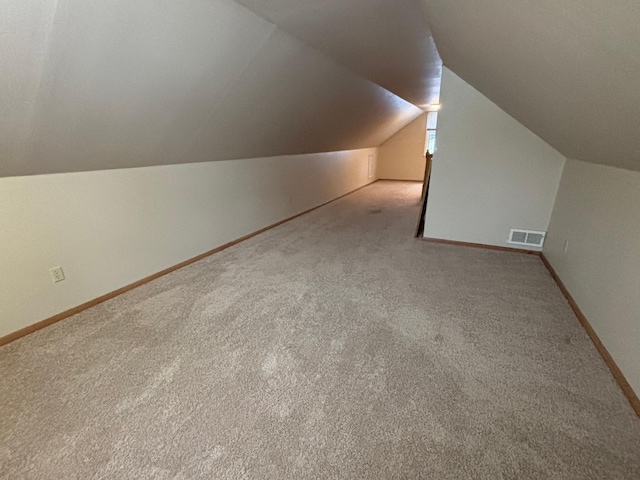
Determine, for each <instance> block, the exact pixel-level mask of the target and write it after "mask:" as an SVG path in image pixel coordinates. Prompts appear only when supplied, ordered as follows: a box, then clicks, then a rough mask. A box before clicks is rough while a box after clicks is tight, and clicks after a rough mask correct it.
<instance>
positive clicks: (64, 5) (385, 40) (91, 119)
mask: <svg viewBox="0 0 640 480" xmlns="http://www.w3.org/2000/svg"><path fill="white" fill-rule="evenodd" d="M241 4H242V5H241ZM243 5H244V6H243ZM245 7H247V8H245ZM429 26H430V27H429ZM432 33H433V37H435V42H436V43H437V45H438V50H439V52H440V54H441V55H442V58H443V60H444V63H445V64H446V65H447V66H448V67H449V68H450V69H451V70H453V71H454V72H455V73H457V74H458V75H460V76H461V77H462V78H463V79H465V80H466V81H467V82H469V83H470V84H471V85H473V86H474V87H475V88H477V89H478V90H479V91H481V92H482V93H483V94H485V95H486V96H487V97H489V98H490V99H491V100H493V101H494V102H495V103H497V104H498V105H499V106H500V107H502V108H503V109H504V110H505V111H507V112H508V113H509V114H511V115H512V116H513V117H514V118H516V119H517V120H519V121H520V122H521V123H523V124H524V125H525V126H527V127H528V128H530V129H531V130H532V131H533V132H534V133H536V134H537V135H539V136H540V137H541V138H543V139H544V140H546V141H547V142H548V143H549V144H550V145H552V146H553V147H555V148H556V149H558V150H559V151H560V152H561V153H563V154H564V155H565V156H568V157H572V158H577V159H580V160H587V161H592V162H597V163H604V164H610V165H616V166H620V167H625V168H629V169H634V170H640V88H639V85H640V81H639V80H638V79H639V78H640V2H638V1H637V0H618V1H616V2H608V3H606V4H605V3H603V2H602V1H601V0H562V1H557V0H520V1H517V2H514V1H513V0H474V1H472V2H471V1H466V2H463V1H454V0H350V1H347V0H238V1H233V0H183V1H180V2H175V1H162V2H158V1H155V0H129V1H127V2H122V1H120V0H102V1H100V2H86V1H85V0H3V1H2V2H0V41H1V42H2V48H1V49H0V95H1V97H2V110H3V111H2V115H0V138H2V142H0V176H8V175H26V174H38V173H55V172H69V171H79V170H96V169H105V168H124V167H136V166H146V165H159V164H169V163H183V162H193V161H209V160H224V159H235V158H247V157H266V156H272V155H282V154H294V153H311V152H320V151H331V150H343V149H352V148H361V147H370V146H377V145H379V144H380V143H382V142H383V141H384V140H386V139H387V138H389V137H390V136H391V135H392V134H393V133H395V132H396V131H398V130H399V129H400V128H401V127H402V126H404V125H405V124H407V123H408V122H409V121H411V120H412V119H413V118H415V117H416V116H417V115H418V114H419V113H420V110H419V109H418V108H416V107H415V106H414V105H425V104H430V103H435V102H437V101H438V97H439V78H440V73H441V69H442V63H441V61H440V57H439V56H438V52H437V51H436V49H435V44H434V40H433V38H432V36H431V35H432ZM409 102H411V103H413V104H414V105H411V103H409ZM443 107H444V112H446V106H443Z"/></svg>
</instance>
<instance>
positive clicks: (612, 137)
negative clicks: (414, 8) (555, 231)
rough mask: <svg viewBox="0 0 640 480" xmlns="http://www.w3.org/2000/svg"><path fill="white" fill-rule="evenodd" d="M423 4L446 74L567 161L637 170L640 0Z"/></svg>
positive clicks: (429, 0)
mask: <svg viewBox="0 0 640 480" xmlns="http://www.w3.org/2000/svg"><path fill="white" fill-rule="evenodd" d="M421 1H422V2H423V4H424V6H425V12H426V18H427V21H428V22H429V25H430V26H431V31H432V32H433V35H434V38H435V40H436V45H437V46H438V51H439V52H440V55H441V56H442V60H443V61H444V64H445V66H446V67H448V68H449V69H451V70H453V71H454V72H456V73H457V74H458V75H459V76H460V77H462V78H464V79H465V80H466V81H467V82H469V83H470V84H471V85H473V86H474V87H475V88H477V89H478V90H479V91H480V92H482V93H483V94H484V95H486V96H487V97H488V98H490V99H491V100H492V101H493V102H495V103H496V104H497V105H499V106H500V107H501V108H503V109H504V110H505V111H506V112H508V113H509V114H510V115H512V116H513V117H514V118H516V119H517V120H518V121H519V122H521V123H522V124H523V125H525V126H526V127H527V128H529V129H531V130H532V131H533V132H535V133H536V134H537V135H539V136H540V137H541V138H542V139H544V140H545V141H546V142H547V143H549V144H550V145H552V146H553V147H554V148H556V149H557V150H558V151H559V152H561V153H562V154H563V155H564V156H565V157H567V158H577V159H580V160H585V161H590V162H595V163H603V164H609V165H616V166H619V167H624V168H629V169H632V170H640V120H639V119H640V88H638V78H640V2H638V1H637V0H618V1H615V2H603V1H602V0H562V1H558V0H529V1H513V0H477V1H469V2H452V1H451V0H421Z"/></svg>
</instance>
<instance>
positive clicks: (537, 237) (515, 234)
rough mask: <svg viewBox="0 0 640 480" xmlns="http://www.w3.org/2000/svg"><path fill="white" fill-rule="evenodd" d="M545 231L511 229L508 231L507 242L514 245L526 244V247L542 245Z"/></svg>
mask: <svg viewBox="0 0 640 480" xmlns="http://www.w3.org/2000/svg"><path fill="white" fill-rule="evenodd" d="M546 235H547V232H536V231H534V230H519V229H516V228H513V229H511V232H510V233H509V243H511V244H514V245H526V246H528V247H542V245H544V238H545V237H546Z"/></svg>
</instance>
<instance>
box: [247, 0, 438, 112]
mask: <svg viewBox="0 0 640 480" xmlns="http://www.w3.org/2000/svg"><path fill="white" fill-rule="evenodd" d="M237 1H238V2H239V3H241V4H243V5H245V6H246V7H248V8H250V9H251V10H253V11H254V12H256V13H257V14H258V15H260V16H262V17H264V18H266V19H268V20H269V21H271V22H273V23H274V24H276V25H277V26H278V28H280V29H282V30H284V31H286V32H288V33H290V34H291V35H293V36H295V37H296V38H299V39H301V40H303V41H304V42H306V43H308V44H309V45H311V46H313V47H314V48H316V49H318V50H320V51H322V52H324V53H325V54H327V55H329V56H330V57H331V58H333V59H335V60H337V61H338V62H339V63H341V64H343V65H345V66H347V67H348V68H349V69H350V70H352V71H354V72H356V73H358V74H359V75H361V76H363V77H365V78H368V79H369V80H372V81H373V82H375V83H377V84H378V85H380V86H382V87H384V88H386V89H387V90H390V91H391V92H393V93H395V94H396V95H398V96H400V97H402V98H404V99H405V100H407V101H409V102H411V103H413V104H414V105H418V106H421V107H422V106H424V105H427V104H432V103H438V99H439V96H440V77H441V74H442V61H441V60H440V56H439V55H438V51H437V50H436V46H435V43H434V41H433V38H432V35H431V32H430V31H429V26H428V24H427V22H426V19H425V16H424V11H423V9H422V5H421V4H420V1H419V0H349V1H345V0H237Z"/></svg>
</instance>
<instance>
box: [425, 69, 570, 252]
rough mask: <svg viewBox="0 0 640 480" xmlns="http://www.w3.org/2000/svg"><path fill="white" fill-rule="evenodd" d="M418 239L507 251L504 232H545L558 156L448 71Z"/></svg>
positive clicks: (557, 176) (559, 161)
mask: <svg viewBox="0 0 640 480" xmlns="http://www.w3.org/2000/svg"><path fill="white" fill-rule="evenodd" d="M441 104H442V109H441V111H440V114H439V116H438V139H437V145H436V151H435V154H434V158H433V166H432V171H431V183H430V189H429V200H428V203H427V213H426V225H425V231H424V234H425V236H426V237H434V238H442V239H447V240H457V241H463V242H474V243H483V244H488V245H499V246H507V245H508V243H507V239H508V236H509V230H510V229H511V228H522V229H528V230H542V231H546V230H547V227H548V226H549V219H550V218H551V211H552V209H553V203H554V200H555V195H556V192H557V189H558V184H559V182H560V176H561V174H562V168H563V165H564V157H563V156H562V155H560V154H559V153H558V152H557V151H556V150H554V149H553V148H551V147H550V146H549V145H547V144H546V143H545V142H544V141H543V140H541V139H540V138H539V137H537V136H536V135H535V134H533V133H532V132H531V131H529V130H527V129H526V128H525V127H524V126H522V125H521V124H519V123H518V122H517V121H516V120H514V119H513V118H512V117H510V116H509V115H508V114H506V113H505V112H504V111H502V110H501V109H500V108H499V107H497V106H496V105H495V104H494V103H492V102H491V101H490V100H489V99H487V98H486V97H485V96H484V95H482V94H481V93H480V92H478V91H477V90H475V89H474V88H473V87H472V86H470V85H469V84H467V83H466V82H465V81H464V80H462V79H461V78H459V77H458V76H457V75H455V74H454V73H453V72H451V71H450V70H448V69H446V68H445V69H444V73H443V77H442V101H441Z"/></svg>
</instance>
